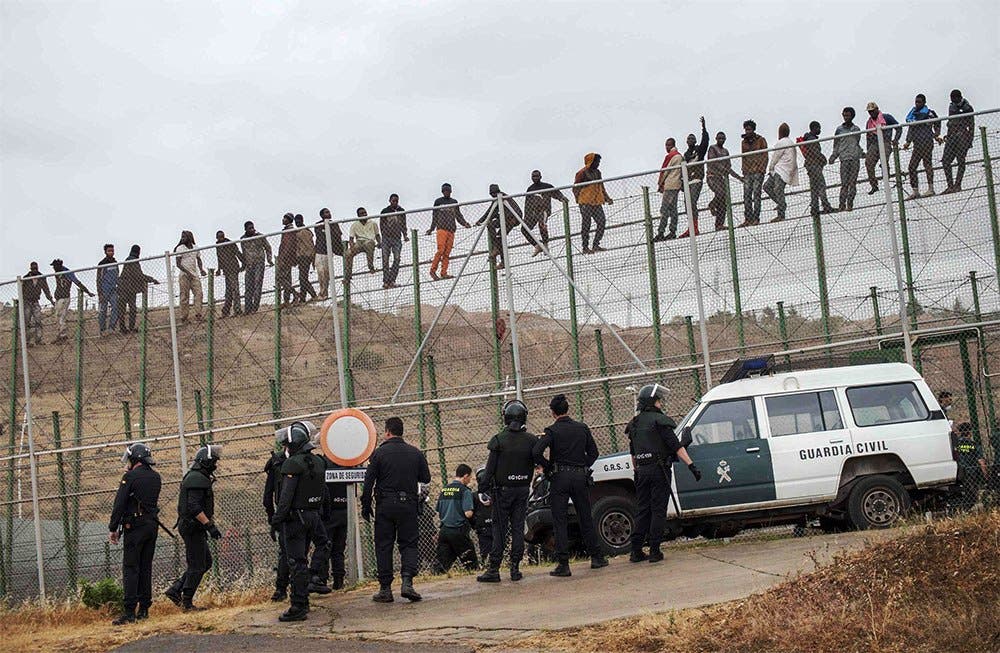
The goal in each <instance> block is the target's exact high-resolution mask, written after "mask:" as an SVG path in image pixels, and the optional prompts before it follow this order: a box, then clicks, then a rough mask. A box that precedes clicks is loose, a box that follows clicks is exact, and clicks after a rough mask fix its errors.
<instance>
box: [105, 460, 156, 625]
mask: <svg viewBox="0 0 1000 653" xmlns="http://www.w3.org/2000/svg"><path fill="white" fill-rule="evenodd" d="M122 463H124V464H126V465H128V471H126V472H125V474H123V475H122V480H121V483H119V484H118V493H117V494H115V504H114V508H113V509H112V510H111V521H110V522H108V530H109V531H110V533H109V535H108V540H109V541H110V542H111V543H112V544H118V540H119V538H120V537H121V534H122V533H124V541H123V542H122V545H123V546H122V548H123V551H122V586H123V588H124V590H125V600H124V606H123V610H122V614H121V616H119V617H118V618H117V619H115V620H114V621H113V622H112V623H113V624H114V625H116V626H120V625H122V624H127V623H132V622H133V621H135V620H136V619H145V618H147V617H148V616H149V606H150V604H152V602H153V554H154V553H156V534H157V525H158V521H157V515H158V514H159V512H160V506H159V501H160V475H159V474H157V473H156V471H154V470H153V465H154V464H155V462H154V461H153V453H152V452H151V451H150V450H149V447H147V446H146V445H144V444H142V443H141V442H135V443H132V444H130V445H129V446H128V447H126V448H125V455H123V456H122ZM136 608H138V610H136Z"/></svg>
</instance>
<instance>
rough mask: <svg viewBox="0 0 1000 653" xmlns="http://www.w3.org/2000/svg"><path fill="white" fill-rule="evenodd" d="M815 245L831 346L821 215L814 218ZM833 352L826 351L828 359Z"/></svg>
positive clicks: (826, 335) (821, 311)
mask: <svg viewBox="0 0 1000 653" xmlns="http://www.w3.org/2000/svg"><path fill="white" fill-rule="evenodd" d="M812 228H813V245H814V247H815V250H816V281H817V283H818V284H819V314H820V320H822V322H823V337H824V338H825V340H826V344H830V341H831V338H830V293H829V290H828V288H827V286H826V255H825V254H824V252H823V228H822V226H821V225H820V220H819V213H814V214H813V216H812ZM832 354H833V352H832V351H831V350H829V349H827V350H826V355H827V358H830V357H831V356H832Z"/></svg>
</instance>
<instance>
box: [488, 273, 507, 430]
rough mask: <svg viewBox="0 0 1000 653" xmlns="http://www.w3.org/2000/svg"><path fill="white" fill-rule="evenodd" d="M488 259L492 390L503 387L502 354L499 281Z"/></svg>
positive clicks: (500, 412)
mask: <svg viewBox="0 0 1000 653" xmlns="http://www.w3.org/2000/svg"><path fill="white" fill-rule="evenodd" d="M488 258H489V261H490V317H491V318H492V321H491V324H492V326H491V327H490V331H491V333H492V334H493V338H492V342H493V390H494V391H497V390H502V389H503V356H502V355H501V353H500V332H499V331H498V330H497V323H498V322H499V321H500V282H499V280H498V279H497V264H496V261H495V260H494V259H493V257H492V256H490V257H488ZM503 403H504V401H503V397H501V396H497V398H496V404H497V419H498V420H499V425H500V426H501V427H502V426H503Z"/></svg>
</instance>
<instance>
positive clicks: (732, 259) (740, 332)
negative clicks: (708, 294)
mask: <svg viewBox="0 0 1000 653" xmlns="http://www.w3.org/2000/svg"><path fill="white" fill-rule="evenodd" d="M725 181H726V225H727V228H726V232H727V236H728V237H729V270H730V272H731V273H732V275H733V310H734V311H736V335H737V337H738V338H739V343H740V354H742V353H743V352H744V351H745V349H746V345H747V343H746V333H745V330H744V328H743V297H742V295H741V293H740V273H739V269H738V267H737V256H736V229H734V228H733V199H732V195H731V194H730V190H729V189H730V185H729V174H728V173H727V174H726V176H725Z"/></svg>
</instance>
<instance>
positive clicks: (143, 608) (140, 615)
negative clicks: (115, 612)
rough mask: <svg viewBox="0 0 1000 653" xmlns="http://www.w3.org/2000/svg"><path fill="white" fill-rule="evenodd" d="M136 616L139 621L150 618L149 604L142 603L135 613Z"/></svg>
mask: <svg viewBox="0 0 1000 653" xmlns="http://www.w3.org/2000/svg"><path fill="white" fill-rule="evenodd" d="M135 618H136V620H137V621H142V620H143V619H149V606H148V605H140V606H139V609H138V610H137V611H136V613H135Z"/></svg>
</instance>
